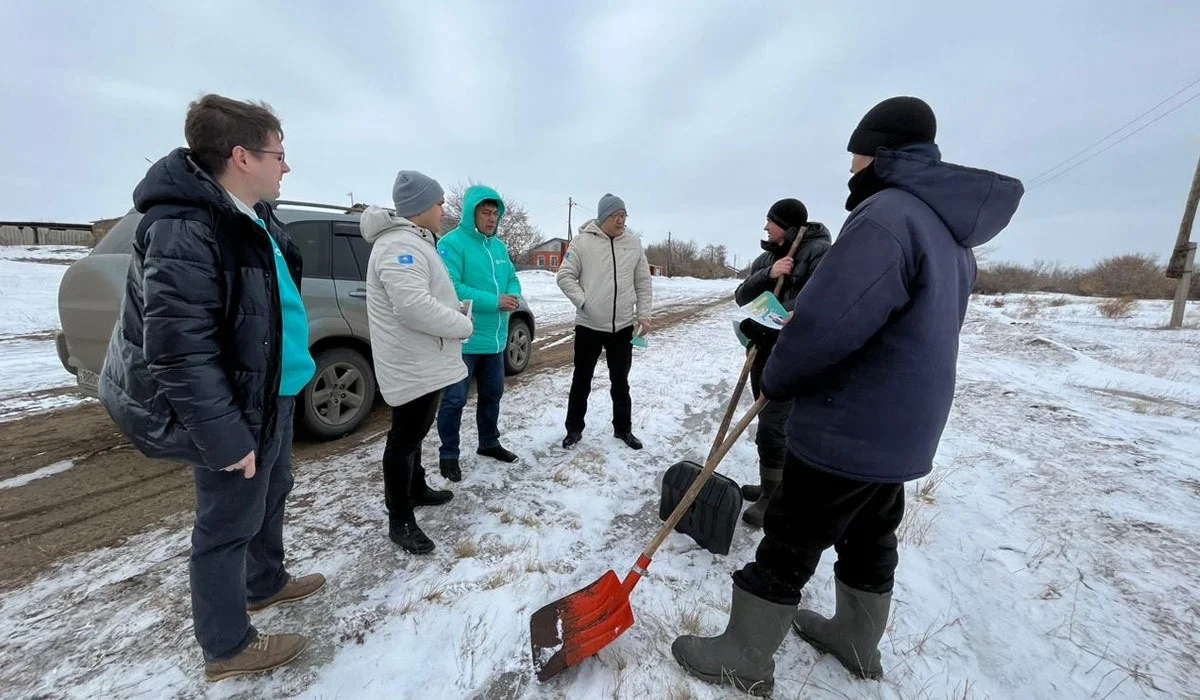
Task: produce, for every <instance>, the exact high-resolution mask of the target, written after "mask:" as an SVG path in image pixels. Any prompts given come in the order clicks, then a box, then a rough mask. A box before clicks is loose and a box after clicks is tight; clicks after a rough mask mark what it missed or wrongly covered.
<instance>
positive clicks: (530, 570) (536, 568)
mask: <svg viewBox="0 0 1200 700" xmlns="http://www.w3.org/2000/svg"><path fill="white" fill-rule="evenodd" d="M525 573H527V574H544V573H546V565H545V564H543V563H542V562H541V560H539V559H530V560H529V561H527V562H525Z"/></svg>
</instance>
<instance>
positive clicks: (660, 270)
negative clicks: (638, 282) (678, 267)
mask: <svg viewBox="0 0 1200 700" xmlns="http://www.w3.org/2000/svg"><path fill="white" fill-rule="evenodd" d="M650 274H651V275H653V276H654V277H664V276H666V274H667V266H666V265H655V264H654V263H650Z"/></svg>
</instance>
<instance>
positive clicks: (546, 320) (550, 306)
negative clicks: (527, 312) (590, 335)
mask: <svg viewBox="0 0 1200 700" xmlns="http://www.w3.org/2000/svg"><path fill="white" fill-rule="evenodd" d="M518 276H519V277H520V279H521V291H522V293H523V295H524V297H525V301H526V303H528V304H529V306H530V308H531V309H533V313H534V317H535V318H536V319H537V323H538V326H539V327H546V326H551V325H556V324H560V323H573V322H574V320H575V306H574V305H573V304H571V302H570V300H568V299H567V297H566V296H564V295H563V293H562V290H560V289H559V288H558V284H557V283H555V281H554V273H553V272H547V271H545V270H526V271H524V272H520V273H518ZM652 281H653V288H654V308H655V309H659V308H662V307H664V306H672V305H675V304H690V303H697V302H703V301H708V300H711V299H717V298H719V297H722V296H728V295H729V294H732V293H733V290H734V289H736V288H737V285H738V283H739V282H740V280H728V279H723V280H701V279H695V278H692V277H654V278H653V280H652Z"/></svg>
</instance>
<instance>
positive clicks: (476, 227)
mask: <svg viewBox="0 0 1200 700" xmlns="http://www.w3.org/2000/svg"><path fill="white" fill-rule="evenodd" d="M503 218H504V200H503V199H501V198H500V193H499V192H497V191H496V190H494V189H492V188H491V187H485V186H483V185H474V186H472V187H470V188H468V189H467V191H466V194H465V195H463V206H462V220H461V221H459V223H458V226H457V227H456V228H455V229H454V230H452V231H451V232H450V233H447V234H446V235H445V236H443V237H442V239H441V241H439V242H438V251H439V252H441V254H442V260H443V261H445V263H446V269H447V270H449V272H450V279H451V280H453V282H454V290H455V291H456V292H457V293H458V298H459V299H460V300H462V301H463V302H464V303H466V302H470V304H471V315H472V318H473V321H474V323H475V333H474V334H473V335H472V336H471V338H470V339H469V340H468V341H467V342H466V344H465V345H463V363H464V364H466V366H467V378H466V379H464V380H462V381H461V382H459V383H458V384H454V385H452V386H449V387H447V388H446V392H445V394H443V396H442V405H441V408H439V409H438V417H437V425H438V435H439V436H440V437H441V440H442V447H441V454H440V459H439V464H438V466H439V469H440V471H441V473H442V476H444V477H446V478H447V479H449V480H450V481H459V480H461V479H462V470H461V468H460V467H459V463H458V456H459V427H460V425H461V424H462V412H463V407H464V406H465V405H466V403H467V393H468V392H469V391H470V389H471V382H472V381H474V382H475V385H476V388H477V390H478V391H477V394H478V395H477V398H476V400H477V402H478V406H477V407H476V411H475V421H476V425H477V426H478V428H479V448H478V449H477V450H476V454H480V455H483V456H484V457H491V458H493V459H498V460H500V461H502V462H515V461H517V456H516V455H515V454H513V453H512V452H509V451H508V450H507V449H505V448H504V446H503V445H501V444H500V427H499V425H498V423H499V420H500V397H501V396H503V395H504V348H505V346H506V345H507V344H508V317H509V315H510V314H511V313H512V312H513V311H514V310H516V308H517V304H518V297H519V296H520V294H521V283H520V282H519V281H518V280H517V269H516V267H514V266H513V263H512V260H511V259H510V258H509V257H508V246H506V245H504V241H502V240H500V237H499V236H497V235H496V233H497V232H498V231H499V230H500V221H501V220H502V219H503Z"/></svg>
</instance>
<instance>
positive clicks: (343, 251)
mask: <svg viewBox="0 0 1200 700" xmlns="http://www.w3.org/2000/svg"><path fill="white" fill-rule="evenodd" d="M353 240H354V239H353V238H351V237H350V236H334V237H333V278H334V279H335V280H350V281H357V282H365V281H366V279H367V276H366V274H364V272H365V268H363V269H360V268H359V266H358V259H357V258H356V257H355V255H354V244H353V243H352V241H353ZM358 240H360V241H361V240H362V239H361V238H359V239H358Z"/></svg>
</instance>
